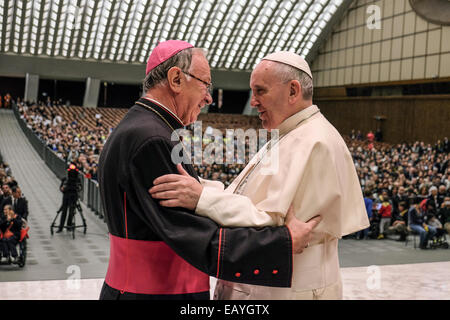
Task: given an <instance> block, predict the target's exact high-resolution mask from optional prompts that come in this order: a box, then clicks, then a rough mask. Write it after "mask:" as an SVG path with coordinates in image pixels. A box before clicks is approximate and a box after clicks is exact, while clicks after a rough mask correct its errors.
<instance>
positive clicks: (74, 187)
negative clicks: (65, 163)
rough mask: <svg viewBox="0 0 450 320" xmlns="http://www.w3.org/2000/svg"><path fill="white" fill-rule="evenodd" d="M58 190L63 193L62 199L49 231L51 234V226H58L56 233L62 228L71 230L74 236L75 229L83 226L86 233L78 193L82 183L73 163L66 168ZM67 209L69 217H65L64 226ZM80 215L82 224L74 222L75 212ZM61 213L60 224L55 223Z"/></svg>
mask: <svg viewBox="0 0 450 320" xmlns="http://www.w3.org/2000/svg"><path fill="white" fill-rule="evenodd" d="M59 189H60V191H61V192H62V193H63V201H62V204H61V207H60V208H59V209H58V211H57V212H56V216H55V219H53V222H52V225H51V226H50V233H51V234H52V235H53V228H58V230H57V231H56V233H60V232H62V230H63V229H64V228H66V229H67V230H68V231H72V237H73V238H75V229H76V228H81V227H83V228H84V234H86V229H87V225H86V220H85V218H84V216H83V210H82V208H81V203H80V200H79V193H80V192H81V191H82V189H83V188H82V184H81V180H80V178H79V173H78V168H77V167H76V166H75V165H74V164H70V165H69V167H68V169H67V177H65V178H63V179H62V181H61V185H60V187H59ZM67 210H69V217H68V219H67V225H66V226H64V224H65V221H66V216H67ZM77 211H78V213H79V214H80V216H81V219H82V221H83V224H82V225H76V223H75V213H76V212H77ZM59 214H61V220H60V224H59V225H58V226H56V225H55V221H56V219H57V218H58V216H59Z"/></svg>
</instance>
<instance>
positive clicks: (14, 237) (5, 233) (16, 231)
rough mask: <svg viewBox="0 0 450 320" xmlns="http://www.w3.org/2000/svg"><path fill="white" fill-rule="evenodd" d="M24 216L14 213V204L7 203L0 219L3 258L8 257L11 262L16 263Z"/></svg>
mask: <svg viewBox="0 0 450 320" xmlns="http://www.w3.org/2000/svg"><path fill="white" fill-rule="evenodd" d="M22 223H23V221H22V218H21V217H20V216H19V215H17V214H16V213H14V211H13V209H12V206H11V205H9V204H7V205H5V206H4V207H3V215H2V217H1V220H0V238H1V240H0V241H1V253H2V258H1V259H3V258H6V259H7V260H8V262H9V263H11V262H12V263H16V262H17V258H18V254H17V248H16V246H17V244H18V243H19V240H20V236H21V230H22Z"/></svg>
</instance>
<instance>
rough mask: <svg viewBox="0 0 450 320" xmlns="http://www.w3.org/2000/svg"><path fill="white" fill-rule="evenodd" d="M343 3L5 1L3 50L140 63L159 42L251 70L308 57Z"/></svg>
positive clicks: (0, 32)
mask: <svg viewBox="0 0 450 320" xmlns="http://www.w3.org/2000/svg"><path fill="white" fill-rule="evenodd" d="M342 2H343V1H342V0H333V1H332V0H316V1H312V0H303V1H298V0H297V1H293V0H278V1H277V0H269V1H263V0H234V1H221V0H202V1H200V0H192V1H182V0H158V1H153V0H152V1H147V0H134V1H133V0H103V1H94V0H77V1H73V0H71V1H69V0H60V1H56V0H53V1H51V0H30V1H22V0H2V1H0V18H1V19H2V21H1V23H0V37H1V41H0V46H1V47H0V52H1V53H9V54H18V55H36V56H47V57H61V58H69V59H82V60H91V61H92V60H98V61H107V62H118V63H145V62H146V60H147V58H148V56H149V54H150V51H151V49H153V48H154V47H155V46H156V44H157V43H158V42H159V41H164V40H168V39H181V40H186V41H188V42H190V43H192V44H193V45H195V46H197V47H202V48H205V49H207V50H208V59H209V61H210V65H211V67H212V68H218V69H228V70H240V71H248V70H251V69H252V68H253V67H254V65H255V64H256V63H257V62H258V61H259V60H260V59H261V58H262V57H263V56H265V55H267V54H268V53H271V52H274V51H278V50H288V51H293V52H297V53H298V54H300V55H302V56H303V57H306V56H307V54H308V53H309V51H310V49H311V48H312V46H313V44H314V43H315V41H316V40H317V39H318V38H319V36H320V34H321V32H322V31H323V30H324V28H325V26H326V25H327V23H328V22H329V21H330V19H331V17H332V16H333V14H334V13H335V12H336V10H337V9H338V7H339V6H340V5H341V4H342Z"/></svg>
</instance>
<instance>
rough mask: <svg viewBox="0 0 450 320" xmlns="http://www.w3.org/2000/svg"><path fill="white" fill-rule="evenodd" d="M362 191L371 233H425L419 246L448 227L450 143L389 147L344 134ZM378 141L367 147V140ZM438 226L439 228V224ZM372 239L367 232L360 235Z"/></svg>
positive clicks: (382, 237) (449, 220) (449, 217)
mask: <svg viewBox="0 0 450 320" xmlns="http://www.w3.org/2000/svg"><path fill="white" fill-rule="evenodd" d="M345 140H346V142H347V145H348V146H349V150H350V152H351V154H352V157H353V159H354V163H355V167H356V171H357V174H358V177H359V181H360V183H361V187H362V190H363V191H364V199H365V202H366V205H367V203H368V202H371V203H372V205H369V206H368V207H367V208H366V209H367V211H368V216H369V217H370V219H371V228H372V229H373V230H371V231H372V234H373V235H374V236H375V237H376V238H377V239H384V238H385V237H386V236H388V235H389V234H392V233H396V234H399V235H400V237H399V239H398V240H405V239H406V234H407V232H408V231H407V230H408V227H409V229H410V230H413V231H415V232H417V233H418V234H419V235H420V236H421V240H420V247H421V248H423V249H425V248H426V247H427V243H428V240H430V239H432V238H433V237H434V236H435V235H436V234H442V233H445V232H446V233H448V232H449V231H450V216H449V212H448V210H449V207H450V166H449V159H450V144H449V141H448V138H445V139H444V140H442V141H440V140H439V141H437V143H436V144H434V145H431V144H425V143H423V142H414V143H402V144H396V145H389V144H386V143H377V142H373V141H372V142H370V141H368V139H361V138H358V135H356V136H354V137H351V136H350V137H346V138H345ZM370 143H372V144H374V145H373V146H372V147H369V144H370ZM435 226H436V227H435ZM356 236H357V237H359V238H364V237H366V238H367V237H368V230H366V231H365V232H361V233H358V234H357V235H356Z"/></svg>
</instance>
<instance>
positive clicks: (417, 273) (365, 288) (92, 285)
mask: <svg viewBox="0 0 450 320" xmlns="http://www.w3.org/2000/svg"><path fill="white" fill-rule="evenodd" d="M341 270H342V279H343V283H344V299H346V300H450V262H433V263H418V264H403V265H385V266H369V267H357V268H342V269H341ZM102 284H103V279H85V280H76V279H73V278H69V279H67V280H55V281H26V282H0V300H97V299H98V297H99V293H100V290H101V287H102ZM214 285H215V279H214V278H211V291H213V289H214Z"/></svg>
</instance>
